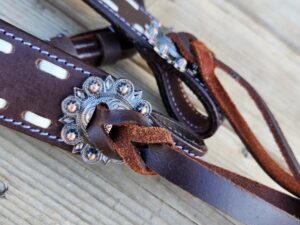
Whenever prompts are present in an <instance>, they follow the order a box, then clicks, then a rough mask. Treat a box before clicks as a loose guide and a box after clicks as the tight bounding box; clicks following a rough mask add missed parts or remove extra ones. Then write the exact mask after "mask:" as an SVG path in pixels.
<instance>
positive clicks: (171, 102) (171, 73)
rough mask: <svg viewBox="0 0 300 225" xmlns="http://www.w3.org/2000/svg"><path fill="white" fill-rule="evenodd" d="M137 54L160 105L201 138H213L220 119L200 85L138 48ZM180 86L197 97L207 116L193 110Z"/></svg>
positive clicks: (152, 54)
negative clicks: (148, 71) (146, 68)
mask: <svg viewBox="0 0 300 225" xmlns="http://www.w3.org/2000/svg"><path fill="white" fill-rule="evenodd" d="M137 50H138V52H139V53H140V54H141V55H142V57H143V58H144V59H145V60H146V61H147V63H148V65H149V67H150V68H151V70H152V72H153V73H154V75H155V78H156V80H157V85H158V87H159V91H160V94H161V95H162V99H163V102H164V104H165V106H166V109H167V111H168V113H169V114H170V115H171V117H173V118H175V119H177V120H179V121H180V122H182V123H184V124H185V125H186V126H188V127H189V128H190V129H192V130H193V131H194V132H195V133H197V134H198V135H199V136H200V137H201V138H208V137H210V136H212V135H213V134H214V133H215V132H216V130H217V129H218V127H219V126H220V124H221V123H222V122H223V115H222V112H221V111H220V109H219V107H218V105H217V104H216V103H215V100H214V99H213V97H212V96H211V95H210V93H209V91H208V90H207V88H206V87H205V85H203V83H202V81H201V80H200V79H197V78H196V79H195V77H192V76H190V75H189V74H187V73H183V72H180V71H178V70H176V69H175V68H174V67H173V66H172V65H170V64H168V63H166V61H165V60H164V59H162V58H160V56H159V55H157V54H156V53H155V52H152V51H149V50H148V49H147V48H143V47H142V46H137ZM182 82H184V83H185V84H186V85H187V86H188V87H189V88H190V89H191V90H192V92H193V93H194V94H195V95H196V97H197V98H198V100H199V101H200V102H201V103H202V105H203V107H204V108H205V110H206V114H207V115H205V114H203V113H201V112H200V111H199V110H198V109H196V108H195V106H194V105H193V104H192V102H191V101H190V100H189V99H188V97H187V95H186V93H185V91H184V89H183V86H182Z"/></svg>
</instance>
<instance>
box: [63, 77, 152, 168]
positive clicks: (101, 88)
mask: <svg viewBox="0 0 300 225" xmlns="http://www.w3.org/2000/svg"><path fill="white" fill-rule="evenodd" d="M98 104H105V105H106V106H107V107H108V108H109V109H110V110H125V109H127V110H134V111H137V112H140V113H142V114H143V115H144V116H147V117H149V115H150V114H151V111H152V107H151V104H150V103H149V102H148V101H145V100H144V99H142V91H141V90H135V89H134V85H133V84H132V82H131V81H129V80H127V79H114V78H113V77H112V76H107V77H106V78H105V79H102V78H100V77H95V76H91V77H89V78H87V79H86V80H85V82H84V83H83V85H82V88H77V87H75V88H74V93H73V95H70V96H68V97H66V98H65V99H64V100H63V101H62V103H61V109H62V112H63V114H64V116H63V117H62V118H61V119H60V120H59V121H60V122H61V123H63V124H64V126H63V128H62V131H61V138H62V139H63V141H64V142H65V143H66V144H68V145H72V146H73V151H72V152H73V153H80V154H81V156H82V158H83V160H84V161H85V162H87V163H90V164H94V163H97V162H99V161H101V162H104V163H108V162H109V161H110V159H109V158H108V157H107V156H105V155H104V154H103V153H101V149H96V148H95V147H94V146H92V145H91V144H90V143H89V141H88V138H87V133H86V127H87V125H88V123H89V121H90V119H91V117H92V115H93V113H94V110H95V108H96V106H97V105H98ZM110 129H111V125H110V124H107V125H106V131H107V132H109V131H110Z"/></svg>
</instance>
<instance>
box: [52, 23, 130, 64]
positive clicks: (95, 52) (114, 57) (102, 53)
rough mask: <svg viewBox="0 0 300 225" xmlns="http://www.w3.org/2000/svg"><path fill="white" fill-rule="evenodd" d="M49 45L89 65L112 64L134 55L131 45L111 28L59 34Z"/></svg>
mask: <svg viewBox="0 0 300 225" xmlns="http://www.w3.org/2000/svg"><path fill="white" fill-rule="evenodd" d="M50 43H51V44H52V45H53V46H55V47H57V48H59V49H61V50H63V51H66V52H67V53H69V54H71V55H73V56H76V57H77V58H79V59H80V60H82V61H83V62H85V63H88V64H90V65H95V66H100V65H108V64H114V63H116V62H117V61H118V60H121V59H124V58H128V57H131V56H133V55H134V54H135V52H136V51H135V49H134V47H133V45H132V44H131V43H130V42H129V41H128V40H127V39H126V38H124V37H123V36H121V35H119V34H118V33H116V31H115V30H114V29H113V28H112V27H107V28H103V29H100V30H94V31H89V32H85V33H81V34H77V35H75V36H72V37H66V36H65V35H63V34H60V35H58V36H56V37H54V38H51V40H50Z"/></svg>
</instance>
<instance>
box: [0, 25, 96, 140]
mask: <svg viewBox="0 0 300 225" xmlns="http://www.w3.org/2000/svg"><path fill="white" fill-rule="evenodd" d="M0 33H3V34H4V35H6V36H8V37H10V38H12V39H14V40H16V41H18V42H20V43H22V44H23V45H26V46H28V47H30V48H31V49H33V50H36V51H38V52H40V53H41V54H43V55H46V56H48V57H49V58H51V59H55V60H57V61H58V62H60V63H63V64H65V65H66V66H67V67H71V68H73V69H74V70H75V71H80V72H82V73H83V74H85V75H88V76H89V75H92V73H91V72H89V71H86V70H83V69H82V68H80V67H77V66H75V65H74V64H73V63H68V62H67V60H65V59H61V58H59V57H58V56H56V55H52V54H50V53H49V52H48V51H44V50H42V49H41V48H40V47H38V46H35V45H32V44H31V43H30V42H27V41H24V39H23V38H21V37H16V36H15V35H14V34H13V33H10V32H7V31H6V30H5V29H2V28H0ZM0 119H2V120H3V121H5V122H7V123H11V124H13V125H15V126H20V127H22V128H23V129H27V130H29V131H30V132H32V133H38V134H40V135H41V136H45V137H47V138H49V139H52V140H56V141H58V142H63V140H62V139H61V138H59V137H57V136H55V135H51V134H49V133H48V132H45V131H43V130H40V129H35V128H32V127H31V126H29V125H27V124H24V123H23V122H21V121H15V120H14V119H11V118H7V117H5V116H4V115H1V114H0Z"/></svg>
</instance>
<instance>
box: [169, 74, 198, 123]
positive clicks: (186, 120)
mask: <svg viewBox="0 0 300 225" xmlns="http://www.w3.org/2000/svg"><path fill="white" fill-rule="evenodd" d="M166 80H167V87H168V89H169V92H170V94H171V99H172V102H173V103H174V105H175V109H176V111H177V112H178V113H179V115H180V116H181V117H182V119H183V120H184V121H185V122H186V123H187V124H189V125H190V126H192V127H194V128H200V126H197V125H195V124H193V123H192V122H191V121H189V120H188V119H187V118H186V117H185V116H184V115H183V113H182V112H181V110H180V109H179V107H178V105H177V103H176V101H175V98H174V95H173V91H172V89H171V84H170V81H169V79H166Z"/></svg>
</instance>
